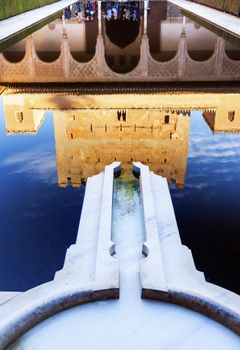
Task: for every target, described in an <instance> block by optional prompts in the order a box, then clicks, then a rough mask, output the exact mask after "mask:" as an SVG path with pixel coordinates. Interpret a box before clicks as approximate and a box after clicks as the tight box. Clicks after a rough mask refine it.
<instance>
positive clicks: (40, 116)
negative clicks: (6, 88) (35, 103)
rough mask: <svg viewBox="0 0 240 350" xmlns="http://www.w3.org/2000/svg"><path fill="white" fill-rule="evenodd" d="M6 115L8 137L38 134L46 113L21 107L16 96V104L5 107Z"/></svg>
mask: <svg viewBox="0 0 240 350" xmlns="http://www.w3.org/2000/svg"><path fill="white" fill-rule="evenodd" d="M4 115H5V125H6V132H7V134H8V135H11V134H36V133H37V131H38V130H39V128H40V127H41V125H42V122H43V121H44V117H45V111H38V110H33V109H30V108H27V107H25V106H21V105H20V106H19V105H18V103H17V96H15V97H14V104H12V105H4Z"/></svg>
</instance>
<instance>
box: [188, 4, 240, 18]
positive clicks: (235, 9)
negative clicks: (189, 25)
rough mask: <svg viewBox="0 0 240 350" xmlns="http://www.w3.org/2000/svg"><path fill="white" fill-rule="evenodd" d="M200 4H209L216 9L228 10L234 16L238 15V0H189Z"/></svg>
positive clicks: (239, 6)
mask: <svg viewBox="0 0 240 350" xmlns="http://www.w3.org/2000/svg"><path fill="white" fill-rule="evenodd" d="M191 1H193V2H197V3H199V4H202V5H206V6H210V7H212V8H215V9H217V10H220V11H223V12H228V13H231V14H233V15H236V16H238V17H239V16H240V1H239V0H191Z"/></svg>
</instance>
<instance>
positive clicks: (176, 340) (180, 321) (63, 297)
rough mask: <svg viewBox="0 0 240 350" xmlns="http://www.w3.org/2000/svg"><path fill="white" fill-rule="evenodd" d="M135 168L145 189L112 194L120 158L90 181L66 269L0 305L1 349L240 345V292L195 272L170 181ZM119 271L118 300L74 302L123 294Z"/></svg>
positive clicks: (233, 348)
mask: <svg viewBox="0 0 240 350" xmlns="http://www.w3.org/2000/svg"><path fill="white" fill-rule="evenodd" d="M133 170H134V174H136V175H137V176H140V186H141V190H140V194H139V195H137V192H136V191H133V188H132V187H131V186H130V187H129V188H127V187H125V186H124V184H123V186H122V187H120V190H121V189H122V192H121V191H120V190H119V189H118V191H117V192H115V191H113V181H114V176H117V175H119V173H120V171H121V169H120V163H117V162H115V163H112V164H111V165H109V166H107V167H106V168H105V171H104V172H103V173H100V174H99V175H96V176H94V177H92V178H89V179H88V181H87V187H86V193H85V198H84V204H83V209H82V215H81V220H80V225H79V231H78V237H77V241H76V244H74V245H73V246H71V247H70V248H69V250H68V251H67V255H66V259H65V264H64V267H63V269H62V270H61V271H59V272H58V273H56V276H55V279H54V281H52V282H49V283H45V284H43V285H41V286H38V287H36V288H33V289H31V290H29V291H27V292H25V293H20V294H18V295H16V296H14V295H11V296H12V298H11V299H10V300H8V301H6V302H4V303H3V304H2V305H0V350H5V349H7V348H8V346H9V345H12V346H11V349H18V350H20V349H25V350H28V349H29V350H30V349H33V348H34V349H36V350H38V349H39V350H40V349H45V350H47V349H53V348H54V349H55V348H56V349H59V350H60V349H66V348H68V349H70V350H73V349H76V348H83V349H85V350H87V349H91V350H93V349H99V348H100V349H101V348H104V349H106V350H110V349H112V348H115V349H119V350H120V349H123V348H124V347H126V348H129V349H132V350H133V349H134V350H135V349H136V350H137V349H146V350H147V349H149V348H151V349H158V350H159V349H166V348H168V349H176V348H177V349H182V350H190V349H193V348H196V349H204V348H206V347H207V346H210V348H211V350H219V349H221V350H237V349H239V347H240V338H239V336H238V335H237V334H236V333H238V334H240V305H239V301H240V297H239V296H238V295H236V294H234V293H231V292H229V291H227V290H225V289H223V288H220V287H217V286H214V285H212V284H209V283H207V282H206V281H205V279H204V276H203V274H202V273H201V272H199V271H197V270H196V268H195V265H194V262H193V258H192V255H191V252H190V250H189V249H188V248H187V247H186V246H183V245H182V244H181V240H180V236H179V232H178V228H177V224H176V219H175V214H174V211H173V206H172V202H171V197H170V192H169V188H168V184H167V180H166V179H164V178H162V177H160V176H157V175H155V174H154V173H152V172H150V171H149V168H148V167H147V166H144V165H142V164H141V163H134V169H133ZM113 196H115V198H114V197H113ZM142 219H143V220H142ZM115 246H116V249H115ZM115 250H116V252H115ZM142 251H143V253H144V254H145V255H146V257H145V258H144V256H142ZM115 253H116V254H115ZM112 255H114V256H112ZM139 264H140V267H139ZM119 272H120V276H119ZM119 277H120V287H121V293H120V299H119V300H115V301H108V302H106V301H104V302H97V303H93V304H91V305H81V306H80V307H79V306H78V305H80V304H84V303H89V302H91V301H97V300H102V299H114V298H118V297H119ZM139 277H140V285H139ZM140 295H142V297H143V298H147V299H157V300H161V301H163V302H159V301H157V302H156V301H155V302H153V301H149V300H143V299H141V298H140ZM8 297H10V296H8ZM166 302H167V303H166ZM171 304H179V305H181V306H178V305H171ZM182 306H184V307H182ZM69 308H72V309H71V310H69V311H65V310H66V309H69ZM190 309H192V310H194V311H192V310H190ZM60 311H64V312H60ZM195 311H198V312H200V313H202V314H206V315H207V316H210V318H213V319H215V320H217V321H219V322H221V323H223V324H224V325H225V326H227V327H224V326H222V325H220V324H219V323H217V322H215V321H214V320H211V319H210V318H209V317H206V316H204V315H201V314H200V313H198V312H195ZM59 312H60V313H59ZM57 313H59V314H57ZM55 314H57V315H55ZM53 315H55V316H53ZM52 316H53V317H52ZM38 324H39V325H38ZM36 325H38V326H36ZM34 326H36V327H34ZM229 328H230V329H229ZM30 329H32V330H31V331H30V332H28V331H29V330H30ZM231 330H234V331H235V332H236V333H234V332H232V331H231ZM21 336H23V337H21ZM17 339H18V340H17ZM16 340H17V342H16V343H14V341H16ZM13 343H14V344H13ZM9 350H10V349H9Z"/></svg>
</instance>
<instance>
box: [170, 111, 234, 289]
mask: <svg viewBox="0 0 240 350" xmlns="http://www.w3.org/2000/svg"><path fill="white" fill-rule="evenodd" d="M239 156H240V136H239V135H237V134H215V135H213V134H212V132H211V130H210V129H209V127H208V125H207V124H206V122H205V121H204V119H203V118H202V116H201V113H197V112H195V113H192V114H191V129H190V142H189V155H188V166H187V175H186V181H185V187H184V189H183V190H181V191H176V190H172V197H173V202H174V207H175V210H176V214H177V220H178V225H179V230H180V233H181V237H182V240H183V243H185V244H187V245H188V246H189V247H191V249H192V251H193V255H194V259H195V263H196V265H197V268H198V269H199V270H203V271H205V272H206V271H207V273H206V277H207V279H208V280H210V281H212V282H215V283H217V284H220V285H223V286H226V287H227V288H230V289H232V290H235V291H236V292H238V293H240V281H239V263H240V261H239V256H240V251H239V243H240V237H239V234H238V232H239V227H240V217H239V181H240V157H239Z"/></svg>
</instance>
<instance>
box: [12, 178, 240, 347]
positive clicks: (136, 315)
mask: <svg viewBox="0 0 240 350" xmlns="http://www.w3.org/2000/svg"><path fill="white" fill-rule="evenodd" d="M148 189H149V187H148ZM160 200H161V198H159V201H160ZM149 208H150V207H149ZM151 209H153V208H152V207H151ZM142 214H143V208H142V201H141V193H140V191H139V182H138V180H137V179H135V180H132V178H131V179H124V180H122V179H121V178H120V179H116V180H115V185H114V195H113V220H112V240H113V241H114V243H115V246H116V254H115V255H114V257H115V258H116V259H117V260H118V262H119V269H120V286H121V288H120V299H115V300H108V301H98V302H95V303H91V304H87V305H81V306H79V307H74V308H72V309H70V310H67V311H64V312H61V313H60V314H57V315H55V316H53V317H51V318H49V319H47V320H46V321H44V322H42V323H40V324H39V325H37V326H36V327H34V328H33V329H32V330H30V331H29V332H27V333H26V334H25V335H24V336H23V337H21V338H20V339H18V341H17V342H16V343H15V344H13V345H12V346H11V348H10V349H11V350H20V349H21V350H23V349H24V350H32V349H34V350H42V349H44V350H52V349H58V350H65V349H68V350H75V349H84V350H99V349H104V350H112V349H116V350H122V349H131V350H139V349H141V350H149V349H151V350H166V349H169V350H173V349H180V350H192V349H196V350H202V349H206V348H210V349H211V350H238V349H239V346H240V339H239V338H238V336H237V335H236V334H234V333H233V332H232V331H230V330H229V329H228V328H226V327H224V326H222V325H220V324H219V323H217V322H215V321H214V320H211V319H210V318H208V317H206V316H204V315H201V314H199V313H197V312H194V311H192V310H189V309H187V308H183V307H181V306H178V305H173V304H170V303H165V302H160V301H152V300H151V301H150V300H146V299H141V297H140V296H141V288H140V281H139V262H141V261H142V266H143V261H147V259H148V258H146V259H144V256H143V255H142V245H143V241H144V240H145V238H146V237H145V236H146V227H145V225H144V221H143V220H142ZM149 215H151V213H150V212H149ZM149 218H150V217H148V219H149ZM154 231H155V230H154V228H153V232H154ZM155 232H156V231H155ZM148 243H149V244H148V248H149V249H150V242H148ZM152 248H154V247H151V249H152ZM143 259H144V260H143ZM155 262H156V261H155ZM152 263H153V261H152ZM149 267H150V271H149V272H150V276H153V274H152V272H153V271H152V270H153V269H156V271H158V272H160V273H162V272H161V271H159V269H158V267H157V266H149ZM163 269H164V266H163ZM154 276H155V277H156V278H158V276H157V275H156V274H154ZM158 282H159V281H158V280H156V283H158ZM160 282H161V283H162V282H163V281H162V280H160ZM158 285H159V283H158ZM10 349H9V350H10Z"/></svg>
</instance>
